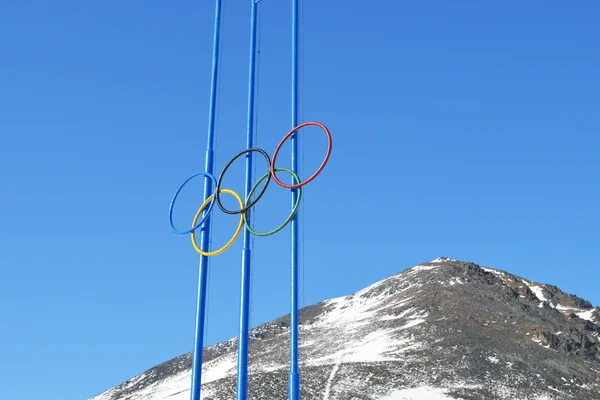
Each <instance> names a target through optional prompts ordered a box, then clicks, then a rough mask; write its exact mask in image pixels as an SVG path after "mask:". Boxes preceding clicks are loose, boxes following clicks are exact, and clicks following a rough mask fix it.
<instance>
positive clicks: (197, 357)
mask: <svg viewBox="0 0 600 400" xmlns="http://www.w3.org/2000/svg"><path fill="white" fill-rule="evenodd" d="M220 36H221V0H215V30H214V42H213V60H212V76H211V83H210V104H209V111H208V139H207V143H206V165H205V171H206V172H208V173H210V174H213V171H214V164H215V162H214V159H215V157H214V141H215V115H216V106H217V82H218V79H217V78H218V71H219V47H220ZM211 194H212V182H211V181H210V180H209V179H208V178H204V201H206V199H207V198H208V197H209V196H210V195H211ZM200 229H201V230H200V248H201V249H203V250H207V249H208V243H209V239H210V217H209V218H207V219H206V221H204V223H203V224H202V227H201V228H200ZM207 278H208V257H206V256H202V255H201V256H200V272H199V276H198V301H197V306H196V331H195V333H194V352H193V355H192V388H191V392H190V399H191V400H200V392H201V390H202V351H203V349H204V322H205V319H206V293H207V281H208V279H207Z"/></svg>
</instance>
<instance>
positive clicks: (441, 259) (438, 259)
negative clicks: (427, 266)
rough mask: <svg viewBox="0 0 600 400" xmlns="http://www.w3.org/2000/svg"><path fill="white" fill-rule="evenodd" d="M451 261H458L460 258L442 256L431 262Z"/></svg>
mask: <svg viewBox="0 0 600 400" xmlns="http://www.w3.org/2000/svg"><path fill="white" fill-rule="evenodd" d="M451 261H458V260H455V259H453V258H449V257H440V258H436V259H435V260H432V261H430V263H443V262H451Z"/></svg>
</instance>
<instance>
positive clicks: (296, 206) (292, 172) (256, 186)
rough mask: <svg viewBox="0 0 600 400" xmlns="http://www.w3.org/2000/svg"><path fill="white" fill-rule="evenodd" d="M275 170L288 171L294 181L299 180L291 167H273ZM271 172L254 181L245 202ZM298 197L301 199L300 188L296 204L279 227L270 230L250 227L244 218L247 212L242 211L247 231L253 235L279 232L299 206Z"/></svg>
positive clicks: (268, 234)
mask: <svg viewBox="0 0 600 400" xmlns="http://www.w3.org/2000/svg"><path fill="white" fill-rule="evenodd" d="M275 171H276V172H288V173H289V174H291V175H292V176H293V177H294V178H295V179H296V182H298V183H299V182H300V177H299V176H298V175H296V173H295V172H294V171H292V170H291V169H287V168H276V169H275ZM270 174H271V172H270V171H269V172H267V173H266V174H264V175H263V176H262V177H261V178H260V179H259V180H258V181H256V183H255V184H254V186H253V187H252V189H251V190H250V193H248V197H247V198H246V203H245V204H248V200H249V199H251V198H252V194H253V193H254V191H255V190H256V189H257V188H258V185H260V183H261V182H262V181H264V180H265V179H267V177H268V176H269V175H270ZM300 199H302V188H298V199H297V200H296V205H294V208H293V209H292V213H291V214H290V215H289V216H288V217H287V219H286V220H285V221H283V224H281V225H279V227H277V228H275V229H273V230H272V231H270V232H264V233H261V232H256V231H255V230H254V229H252V228H251V227H250V225H248V220H247V218H246V215H247V214H248V213H247V212H245V213H244V224H246V229H248V231H249V232H250V233H251V234H253V235H254V236H271V235H274V234H276V233H277V232H279V231H280V230H282V229H283V228H284V227H285V226H286V225H287V224H288V223H289V222H290V221H291V220H292V218H294V215H296V212H297V211H298V207H299V206H300ZM244 207H246V205H244Z"/></svg>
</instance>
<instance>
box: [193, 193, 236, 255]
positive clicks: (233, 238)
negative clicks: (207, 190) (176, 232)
mask: <svg viewBox="0 0 600 400" xmlns="http://www.w3.org/2000/svg"><path fill="white" fill-rule="evenodd" d="M220 193H228V194H231V195H233V196H234V197H235V198H236V199H237V201H238V203H240V207H243V206H244V202H243V201H242V198H241V197H240V196H239V195H238V194H237V193H236V192H234V191H233V190H229V189H221V191H220ZM214 197H215V195H214V194H212V195H211V196H210V197H209V198H208V199H206V201H205V202H204V204H202V205H201V206H200V208H199V209H198V212H197V213H196V216H195V217H194V221H193V222H192V225H195V224H196V221H197V220H198V217H199V216H200V214H201V213H202V211H203V210H204V209H205V208H206V206H207V205H208V204H210V203H211V200H212V199H213V198H214ZM243 225H244V217H243V216H242V215H240V223H239V224H238V227H237V229H236V231H235V233H234V234H233V237H232V238H231V239H229V242H227V243H225V246H223V247H221V248H220V249H219V250H215V251H210V252H205V251H202V250H201V249H200V248H199V247H198V245H197V244H196V232H195V231H192V245H193V246H194V249H196V251H197V252H198V253H200V254H202V255H203V256H207V257H210V256H216V255H218V254H221V253H222V252H224V251H225V250H227V249H228V248H229V246H231V245H232V244H233V242H235V240H236V239H237V238H238V236H239V235H240V232H241V231H242V226H243Z"/></svg>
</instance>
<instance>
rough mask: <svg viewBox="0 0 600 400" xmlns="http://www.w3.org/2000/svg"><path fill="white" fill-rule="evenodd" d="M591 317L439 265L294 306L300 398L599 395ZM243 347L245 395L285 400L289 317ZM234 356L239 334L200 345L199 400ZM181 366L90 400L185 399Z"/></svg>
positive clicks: (587, 309)
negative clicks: (297, 308) (298, 339)
mask: <svg viewBox="0 0 600 400" xmlns="http://www.w3.org/2000/svg"><path fill="white" fill-rule="evenodd" d="M465 288H466V289H465ZM599 320H600V308H598V307H596V308H594V307H593V306H592V304H591V303H590V302H589V301H587V300H585V299H582V298H580V297H577V296H575V295H572V294H568V293H565V292H562V291H561V290H560V289H559V288H558V287H556V286H553V285H548V284H540V283H536V282H533V281H529V280H527V279H524V278H521V277H518V276H516V275H513V274H510V273H508V272H505V271H502V270H498V269H494V268H489V267H482V266H479V265H477V264H475V263H471V262H463V261H458V260H453V259H450V258H447V257H440V258H438V259H435V260H433V261H430V262H425V263H422V264H419V265H417V266H414V267H411V268H408V269H406V270H404V271H402V272H399V273H397V274H395V275H393V276H391V277H389V278H386V279H383V280H381V281H378V282H375V283H374V284H372V285H370V286H368V287H366V288H364V289H362V290H359V291H357V292H356V293H354V294H352V295H349V296H342V297H338V298H335V299H329V300H325V301H322V302H319V303H316V304H313V305H311V306H307V307H304V308H303V309H301V310H300V335H301V343H300V353H301V360H300V362H301V376H302V392H303V398H305V399H312V398H314V399H325V400H333V399H344V400H345V399H385V398H386V397H385V396H397V398H414V399H421V398H423V399H425V398H427V399H430V398H433V397H432V396H433V395H434V394H435V396H438V397H439V398H447V399H454V398H464V399H480V398H481V399H515V398H524V399H526V398H527V399H529V398H531V399H540V400H541V399H554V398H577V399H588V398H589V399H600V344H599V338H598V334H599V332H600V327H599V326H598V324H597V322H598V321H599ZM250 340H251V343H250V356H249V374H250V378H249V379H250V381H249V398H256V399H259V398H260V399H263V398H264V399H279V398H281V399H284V398H286V397H287V394H286V390H287V370H286V368H287V365H288V362H289V361H288V351H289V350H288V349H289V315H288V316H282V317H280V318H277V319H275V320H273V321H270V322H267V323H264V324H261V325H259V326H257V327H256V328H254V329H252V330H251V333H250ZM490 349H492V350H490ZM525 354H527V357H526V358H525V357H524V355H525ZM236 359H237V338H233V339H230V340H228V341H225V342H221V343H218V344H216V345H213V346H209V347H207V348H205V349H204V366H205V367H204V368H205V370H204V373H203V393H204V395H203V397H204V398H205V399H207V400H208V399H214V400H221V399H231V398H234V397H235V369H236ZM190 367H191V354H190V353H187V354H184V355H182V356H179V357H176V358H174V359H172V360H169V361H166V362H164V363H161V364H159V365H158V366H156V367H154V368H151V369H149V370H147V371H145V372H144V373H142V374H140V375H138V376H136V377H134V378H132V379H131V380H129V381H127V382H125V383H123V384H121V385H117V386H115V387H114V388H111V389H109V390H107V391H105V392H103V393H101V394H99V395H97V396H95V397H93V398H92V399H91V400H136V399H148V400H155V399H156V400H158V399H167V398H168V399H169V400H180V399H184V398H186V399H187V398H189V386H190V372H191V371H190ZM484 370H485V371H487V374H486V373H484V372H483V371H484ZM490 371H491V372H490ZM493 373H497V374H498V376H500V378H498V377H495V376H494V375H493ZM564 375H566V376H564ZM361 379H362V381H361ZM364 382H368V383H369V384H368V385H365V384H364ZM490 382H495V383H494V385H491V386H490ZM494 387H495V388H494ZM419 391H421V392H422V394H421V395H419V394H418V392H419ZM394 393H396V394H394ZM398 393H399V394H398ZM407 393H409V394H407ZM410 393H413V394H410ZM414 393H417V394H416V395H415V394H414ZM423 393H426V394H423ZM409 395H410V396H413V397H407V396H409ZM399 396H405V397H399ZM414 396H428V397H414ZM440 396H445V397H440ZM461 396H462V397H461ZM519 396H521V397H519ZM535 396H537V397H535ZM582 396H583V397H582ZM585 396H587V397H585ZM390 398H394V397H390Z"/></svg>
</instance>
